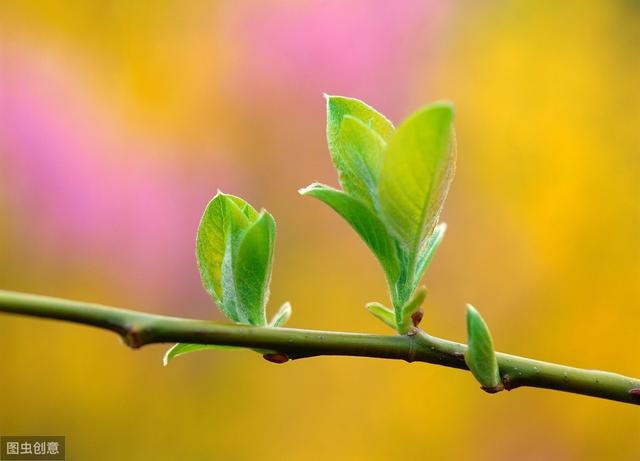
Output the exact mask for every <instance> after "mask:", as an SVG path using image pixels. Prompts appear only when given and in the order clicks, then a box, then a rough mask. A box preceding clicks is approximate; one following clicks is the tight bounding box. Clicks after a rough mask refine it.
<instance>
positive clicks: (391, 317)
mask: <svg viewBox="0 0 640 461" xmlns="http://www.w3.org/2000/svg"><path fill="white" fill-rule="evenodd" d="M366 308H367V310H368V311H369V312H370V313H371V315H373V316H374V317H376V318H377V319H379V320H381V321H382V322H383V323H384V324H385V325H387V326H389V327H391V328H392V329H394V330H395V329H396V317H395V314H394V312H393V311H392V310H391V309H389V308H388V307H386V306H384V305H382V304H380V303H376V302H374V303H367V305H366Z"/></svg>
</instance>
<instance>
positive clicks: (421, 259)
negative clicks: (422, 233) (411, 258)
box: [413, 223, 447, 286]
mask: <svg viewBox="0 0 640 461" xmlns="http://www.w3.org/2000/svg"><path fill="white" fill-rule="evenodd" d="M446 230H447V225H446V224H445V223H440V224H438V225H437V226H436V227H435V229H434V230H433V234H431V236H430V237H429V238H428V239H426V240H425V242H424V244H423V246H422V248H421V249H420V252H419V253H418V261H417V262H416V271H415V275H414V279H413V283H414V286H417V285H418V284H419V283H420V280H421V279H422V276H423V275H424V272H425V270H427V266H429V263H430V262H431V259H433V255H434V254H435V252H436V250H437V249H438V247H439V246H440V242H442V239H443V238H444V233H445V232H446Z"/></svg>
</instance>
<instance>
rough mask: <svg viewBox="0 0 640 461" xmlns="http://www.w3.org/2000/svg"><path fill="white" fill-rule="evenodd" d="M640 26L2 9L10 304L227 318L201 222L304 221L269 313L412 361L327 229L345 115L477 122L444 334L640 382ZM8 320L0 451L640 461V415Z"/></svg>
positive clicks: (637, 22)
mask: <svg viewBox="0 0 640 461" xmlns="http://www.w3.org/2000/svg"><path fill="white" fill-rule="evenodd" d="M639 27H640V6H639V4H638V3H637V2H635V1H630V0H626V1H609V2H601V1H577V0H576V1H565V2H534V1H522V2H509V1H482V2H472V1H453V2H450V1H425V0H421V1H418V0H415V1H414V0H406V1H405V0H402V1H378V0H374V1H371V0H370V1H349V2H344V1H338V0H328V1H327V0H325V1H320V0H316V1H278V2H276V1H270V2H265V1H258V0H255V1H244V0H243V1H237V2H205V1H192V2H180V1H177V0H176V1H169V0H157V1H154V2H150V1H149V2H143V1H139V2H129V1H124V0H123V1H106V0H103V1H95V2H86V1H82V0H75V1H74V0H64V1H61V0H49V1H46V0H39V1H20V0H16V1H13V0H3V1H2V2H1V3H0V222H1V224H2V225H1V226H0V265H1V267H2V269H0V288H2V289H11V290H20V291H28V292H35V293H40V294H48V295H53V296H62V297H68V298H74V299H81V300H87V301H95V302H100V303H105V304H111V305H116V306H123V307H128V308H133V309H139V310H141V311H148V312H158V313H164V314H173V315H182V316H187V317H194V318H206V319H218V320H220V319H221V318H222V316H221V314H220V313H219V312H218V311H217V309H216V308H215V306H214V305H213V303H212V301H211V300H210V299H209V298H208V296H207V295H206V294H205V292H204V290H203V289H202V288H201V286H200V281H199V277H198V272H197V269H196V265H195V257H194V239H195V231H196V227H197V223H198V220H199V217H200V214H201V212H202V210H203V209H204V206H205V205H206V203H207V201H208V200H209V199H210V198H211V197H212V196H213V195H214V194H215V192H216V190H217V189H218V188H220V189H222V190H224V191H225V192H229V193H233V194H237V195H241V196H243V197H244V198H246V199H248V200H249V201H250V202H251V203H253V204H254V205H255V206H256V207H267V208H268V209H269V210H270V211H271V212H272V213H273V214H274V215H275V217H276V219H277V221H278V237H277V246H276V255H275V269H274V275H273V282H272V295H271V305H270V312H273V311H274V309H276V308H277V307H278V306H279V305H280V304H281V303H282V302H283V301H285V300H289V301H291V303H292V304H293V308H294V314H293V318H292V320H291V321H290V326H293V327H300V328H317V329H336V330H348V331H368V332H378V333H389V331H388V330H385V327H384V326H383V325H382V324H380V323H379V322H377V321H375V320H374V319H373V318H370V317H369V316H368V315H367V314H366V313H365V311H364V309H363V306H364V304H365V303H366V302H368V301H374V300H377V301H382V302H386V301H387V294H386V293H385V285H384V281H383V276H382V272H381V270H380V269H379V268H378V267H377V264H376V262H375V260H374V259H373V257H372V256H371V255H370V254H369V252H368V251H367V249H366V248H365V246H364V245H363V244H362V243H361V242H360V241H359V240H358V238H357V237H356V236H355V234H354V233H353V232H352V231H351V230H350V229H349V228H348V227H347V225H346V224H345V223H344V222H343V221H341V220H340V218H338V217H337V215H335V214H334V213H333V212H332V211H331V210H330V209H329V208H327V207H326V206H324V205H323V204H321V203H320V202H318V201H315V200H313V199H311V198H303V197H300V196H299V195H298V194H297V192H296V190H297V189H298V188H299V187H302V186H305V185H307V184H308V183H310V182H311V181H314V180H319V181H322V182H326V183H329V184H334V185H335V184H337V181H336V177H335V173H334V171H333V169H332V166H331V163H330V160H329V155H328V152H327V148H326V140H325V134H324V129H325V107H324V99H323V97H322V93H323V92H326V93H330V94H341V95H347V96H353V97H358V98H361V99H364V100H365V101H367V102H369V103H370V104H372V105H373V106H374V107H376V108H377V109H379V110H380V111H382V112H383V113H385V114H387V115H388V116H389V117H390V118H391V119H392V120H393V121H395V122H396V123H397V122H399V121H400V120H402V118H404V117H405V116H406V115H408V114H409V113H410V112H412V111H413V110H415V109H417V108H418V107H420V106H421V105H423V104H425V103H427V102H430V101H433V100H437V99H443V98H446V99H451V100H453V101H454V102H455V104H456V108H457V121H456V129H457V135H458V147H459V160H458V170H457V177H456V180H455V181H454V184H453V187H452V190H451V193H450V195H449V199H448V202H447V205H446V207H445V211H444V214H443V220H444V221H446V222H447V223H449V230H448V233H447V236H446V239H445V240H444V243H443V245H442V246H441V247H440V250H439V252H438V254H437V255H436V257H435V259H434V261H433V262H432V264H431V266H430V268H429V270H428V272H427V276H426V283H427V285H428V286H429V289H430V294H429V297H428V300H427V303H428V304H427V309H426V314H425V320H424V323H423V325H424V326H425V328H426V329H428V331H429V332H431V333H433V334H435V335H439V336H443V337H446V338H450V339H456V340H464V338H465V329H464V328H465V324H464V303H465V302H472V303H473V304H475V305H476V306H477V307H478V308H479V309H480V310H481V312H482V313H483V315H484V317H485V318H486V320H487V321H488V323H489V325H490V326H491V328H492V331H493V335H494V338H495V342H496V345H497V347H498V349H500V350H504V351H508V352H511V353H515V354H522V355H527V356H533V357H536V358H540V359H546V360H553V361H559V362H563V363H566V364H571V365H575V366H582V367H593V368H603V369H608V370H612V371H617V372H621V373H625V374H630V375H635V376H638V375H640V362H639V361H638V344H639V340H640V337H639V333H638V324H639V322H640V310H639V307H640V240H639V239H638V237H639V232H640V200H639V199H640V155H639V153H640V135H639V129H638V127H639V126H640V91H639V87H638V82H639V81H640V59H639V57H638V50H639V49H640V34H639V33H638V31H639V30H640V29H639ZM165 349H166V347H165V346H163V345H154V346H150V347H146V348H144V349H142V350H139V351H135V352H133V351H131V350H129V349H127V348H125V347H123V346H122V345H120V344H119V342H118V339H117V337H116V336H114V335H113V334H110V333H107V332H103V331H98V330H93V329H90V328H87V327H81V326H75V325H70V324H63V323H57V322H50V321H43V320H36V319H29V318H18V317H12V316H7V315H0V350H2V351H3V352H2V354H1V358H0V433H1V434H4V435H50V434H52V435H53V434H55V435H66V436H67V445H68V459H71V460H88V459H91V460H125V459H153V460H174V459H213V460H250V459H251V460H254V459H260V460H280V459H292V460H294V459H295V460H328V459H335V460H392V459H409V458H413V459H474V460H508V459H519V460H541V459H544V460H556V459H558V460H602V459H607V460H613V459H616V460H618V459H619V460H637V459H640V438H639V437H638V435H639V434H640V413H639V412H638V410H637V408H634V407H631V406H625V405H622V404H619V403H613V402H607V401H601V400H597V399H591V398H586V397H579V396H573V395H569V394H561V393H555V392H550V391H544V390H532V389H519V390H517V391H514V392H512V393H507V392H504V393H501V394H498V395H493V396H491V395H488V394H485V393H483V392H481V391H480V390H479V389H478V385H477V384H476V383H475V382H474V380H473V378H472V377H471V375H470V374H468V373H462V372H460V371H456V370H451V369H446V368H441V367H436V366H428V365H424V364H412V365H408V364H406V363H404V362H392V361H382V360H371V359H357V358H314V359H309V360H301V361H299V362H294V363H291V362H290V363H287V364H285V365H275V364H271V363H268V362H266V361H264V360H262V359H261V358H260V357H259V356H257V355H255V354H253V353H250V352H226V353H225V352H214V351H206V352H202V353H199V354H193V355H190V356H185V357H182V358H180V359H177V360H176V361H175V362H173V363H171V364H170V365H169V366H168V367H166V368H163V367H162V364H161V358H162V355H163V352H164V350H165Z"/></svg>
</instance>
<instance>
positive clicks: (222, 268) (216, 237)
mask: <svg viewBox="0 0 640 461" xmlns="http://www.w3.org/2000/svg"><path fill="white" fill-rule="evenodd" d="M274 243H275V220H274V219H273V216H271V215H270V214H269V213H268V212H267V211H266V210H262V211H260V212H257V211H256V210H255V209H254V208H253V207H252V206H251V205H249V204H248V203H247V202H245V201H244V200H242V199H241V198H239V197H235V196H233V195H228V194H223V193H222V192H218V194H216V196H215V197H214V198H213V199H212V200H211V201H210V202H209V204H208V205H207V208H206V209H205V211H204V214H203V216H202V219H201V221H200V225H199V227H198V235H197V238H196V257H197V260H198V269H199V271H200V277H201V279H202V284H203V285H204V288H205V290H206V291H207V292H208V293H209V294H210V295H211V297H212V298H213V299H214V301H215V302H216V304H217V305H218V307H219V308H220V310H221V311H222V312H223V313H224V314H225V316H226V317H227V318H228V319H229V320H231V321H233V322H235V323H240V324H249V325H255V326H265V325H267V320H266V305H267V301H268V298H269V282H270V280H271V267H272V262H273V248H274ZM290 315H291V305H290V304H289V303H285V304H284V305H283V306H282V307H281V308H280V310H279V311H278V313H277V314H276V315H275V316H274V318H273V320H272V321H271V322H270V326H275V327H277V326H282V325H283V324H284V323H285V322H286V321H287V320H288V319H289V317H290ZM221 347H222V348H229V347H225V346H212V345H202V344H176V345H175V346H173V347H172V348H171V349H169V350H168V351H167V353H166V354H165V364H166V363H168V361H169V360H171V359H172V358H174V357H177V356H179V355H183V354H186V353H188V352H193V351H196V350H203V349H215V348H221Z"/></svg>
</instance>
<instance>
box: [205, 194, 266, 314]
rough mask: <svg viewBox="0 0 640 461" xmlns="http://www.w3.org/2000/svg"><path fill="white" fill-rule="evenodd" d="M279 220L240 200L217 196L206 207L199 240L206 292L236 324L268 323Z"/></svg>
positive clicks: (228, 196) (224, 195)
mask: <svg viewBox="0 0 640 461" xmlns="http://www.w3.org/2000/svg"><path fill="white" fill-rule="evenodd" d="M274 239H275V222H274V220H273V217H272V216H271V215H270V214H269V213H267V212H266V211H262V212H261V213H260V214H258V213H257V212H256V211H255V209H253V208H252V207H251V206H250V205H249V204H248V203H246V202H245V201H244V200H242V199H240V198H239V197H234V196H231V195H226V194H223V193H222V192H218V194H217V195H216V196H215V197H214V198H213V200H211V202H210V203H209V205H208V206H207V208H206V210H205V212H204V215H203V217H202V220H201V221H200V226H199V228H198V236H197V239H196V256H197V259H198V268H199V270H200V276H201V278H202V283H203V285H204V287H205V289H206V290H207V291H208V292H209V293H210V294H211V296H212V297H213V299H214V300H215V301H216V303H217V304H218V307H220V309H221V310H222V312H223V313H224V314H225V315H226V316H227V318H229V319H230V320H232V321H234V322H236V323H249V324H252V325H266V316H265V305H266V302H267V298H268V292H269V281H270V277H271V263H272V255H273V245H274Z"/></svg>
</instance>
